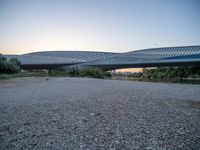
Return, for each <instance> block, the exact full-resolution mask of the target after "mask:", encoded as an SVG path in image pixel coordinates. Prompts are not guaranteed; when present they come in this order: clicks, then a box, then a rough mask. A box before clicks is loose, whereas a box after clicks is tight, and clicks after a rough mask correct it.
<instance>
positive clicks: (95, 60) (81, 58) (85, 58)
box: [5, 46, 200, 70]
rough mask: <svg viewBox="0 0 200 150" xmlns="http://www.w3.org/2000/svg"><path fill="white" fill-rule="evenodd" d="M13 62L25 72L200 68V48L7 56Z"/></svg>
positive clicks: (61, 52) (63, 52)
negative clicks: (26, 70)
mask: <svg viewBox="0 0 200 150" xmlns="http://www.w3.org/2000/svg"><path fill="white" fill-rule="evenodd" d="M5 57H6V58H8V59H10V58H13V57H17V58H18V59H19V60H20V61H21V62H22V68H23V69H58V70H69V69H72V68H88V67H93V68H100V69H102V70H113V69H121V68H139V67H162V66H185V65H198V66H200V46H180V47H163V48H150V49H142V50H136V51H130V52H126V53H111V52H92V51H42V52H34V53H28V54H23V55H5Z"/></svg>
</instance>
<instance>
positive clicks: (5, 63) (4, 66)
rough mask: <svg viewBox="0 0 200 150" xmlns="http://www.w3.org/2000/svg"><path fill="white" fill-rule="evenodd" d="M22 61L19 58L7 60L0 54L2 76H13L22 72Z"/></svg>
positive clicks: (0, 72)
mask: <svg viewBox="0 0 200 150" xmlns="http://www.w3.org/2000/svg"><path fill="white" fill-rule="evenodd" d="M20 65H21V63H20V61H19V60H18V59H17V58H11V59H9V60H8V59H6V58H5V57H4V56H3V55H2V54H0V74H3V73H6V74H13V73H18V72H19V71H20Z"/></svg>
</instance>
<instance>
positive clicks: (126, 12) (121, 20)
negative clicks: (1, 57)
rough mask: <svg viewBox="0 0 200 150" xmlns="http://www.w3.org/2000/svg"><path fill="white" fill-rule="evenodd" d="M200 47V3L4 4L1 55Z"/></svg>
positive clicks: (75, 0) (85, 0)
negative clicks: (60, 51)
mask: <svg viewBox="0 0 200 150" xmlns="http://www.w3.org/2000/svg"><path fill="white" fill-rule="evenodd" d="M185 45H200V0H0V53H3V54H24V53H29V52H35V51H45V50H87V51H107V52H127V51H131V50H139V49H143V48H154V47H165V46H167V47H168V46H185Z"/></svg>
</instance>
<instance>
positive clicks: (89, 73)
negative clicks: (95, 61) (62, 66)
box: [69, 68, 111, 79]
mask: <svg viewBox="0 0 200 150" xmlns="http://www.w3.org/2000/svg"><path fill="white" fill-rule="evenodd" d="M69 75H70V76H71V77H93V78H100V79H103V78H105V77H111V74H110V73H109V72H104V71H102V70H101V69H98V68H85V69H77V68H73V69H72V71H70V72H69Z"/></svg>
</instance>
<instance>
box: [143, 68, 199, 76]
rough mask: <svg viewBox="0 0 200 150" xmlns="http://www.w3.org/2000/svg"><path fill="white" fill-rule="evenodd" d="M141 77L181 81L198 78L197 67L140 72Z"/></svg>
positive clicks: (144, 70)
mask: <svg viewBox="0 0 200 150" xmlns="http://www.w3.org/2000/svg"><path fill="white" fill-rule="evenodd" d="M142 73H143V75H142V77H144V78H151V79H155V78H159V79H173V78H177V79H183V78H200V67H199V66H185V67H159V68H153V69H146V68H144V69H143V70H142Z"/></svg>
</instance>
